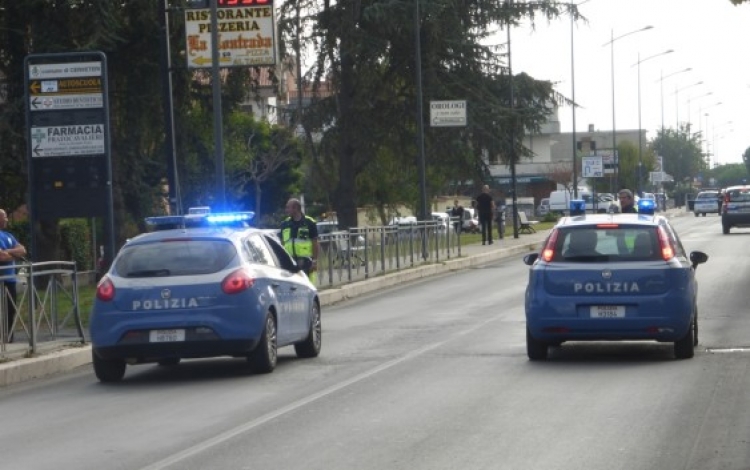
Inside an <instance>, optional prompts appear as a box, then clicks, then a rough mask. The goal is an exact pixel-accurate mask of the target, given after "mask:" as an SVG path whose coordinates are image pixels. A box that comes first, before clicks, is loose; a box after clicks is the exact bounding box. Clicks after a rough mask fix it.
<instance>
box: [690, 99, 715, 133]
mask: <svg viewBox="0 0 750 470" xmlns="http://www.w3.org/2000/svg"><path fill="white" fill-rule="evenodd" d="M713 94H714V92H713V91H709V92H708V93H704V94H702V95H698V96H691V97H690V98H688V100H687V105H688V118H687V123H688V133H690V124H691V123H692V119H693V116H692V114H691V113H690V103H692V102H693V101H695V100H697V99H700V98H705V97H706V96H711V95H713ZM698 124H699V125H700V122H699V123H698Z"/></svg>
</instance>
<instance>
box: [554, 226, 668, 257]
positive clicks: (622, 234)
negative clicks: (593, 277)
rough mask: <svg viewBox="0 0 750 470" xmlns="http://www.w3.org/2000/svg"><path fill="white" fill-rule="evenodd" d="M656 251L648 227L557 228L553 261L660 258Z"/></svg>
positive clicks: (655, 237)
mask: <svg viewBox="0 0 750 470" xmlns="http://www.w3.org/2000/svg"><path fill="white" fill-rule="evenodd" d="M660 251H661V250H660V249H659V238H658V232H657V229H656V228H655V227H652V226H639V225H636V226H617V227H615V228H611V227H609V228H599V227H596V226H587V227H570V228H560V229H558V235H557V242H556V245H555V247H554V253H555V254H554V257H553V261H574V262H601V261H645V260H660V259H661V254H660Z"/></svg>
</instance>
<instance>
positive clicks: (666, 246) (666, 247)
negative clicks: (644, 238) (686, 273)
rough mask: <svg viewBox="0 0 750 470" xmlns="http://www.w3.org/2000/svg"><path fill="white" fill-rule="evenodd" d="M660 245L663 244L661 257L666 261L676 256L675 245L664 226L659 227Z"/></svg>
mask: <svg viewBox="0 0 750 470" xmlns="http://www.w3.org/2000/svg"><path fill="white" fill-rule="evenodd" d="M659 245H660V246H661V257H662V258H663V259H664V261H669V260H671V259H672V258H674V247H673V246H672V241H671V240H670V239H669V236H667V232H665V231H664V229H663V228H661V227H659Z"/></svg>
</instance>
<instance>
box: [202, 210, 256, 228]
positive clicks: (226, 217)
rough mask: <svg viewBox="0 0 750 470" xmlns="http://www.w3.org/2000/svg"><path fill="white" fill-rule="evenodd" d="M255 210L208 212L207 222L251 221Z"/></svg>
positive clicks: (222, 223)
mask: <svg viewBox="0 0 750 470" xmlns="http://www.w3.org/2000/svg"><path fill="white" fill-rule="evenodd" d="M253 217H255V212H226V213H221V214H206V217H205V218H206V222H208V223H210V224H214V225H226V224H230V225H231V224H234V223H235V222H250V221H251V220H253Z"/></svg>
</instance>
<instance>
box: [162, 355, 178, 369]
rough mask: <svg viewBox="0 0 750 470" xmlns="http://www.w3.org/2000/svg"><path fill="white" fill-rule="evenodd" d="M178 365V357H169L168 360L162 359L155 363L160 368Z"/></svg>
mask: <svg viewBox="0 0 750 470" xmlns="http://www.w3.org/2000/svg"><path fill="white" fill-rule="evenodd" d="M179 363H180V358H179V357H170V358H169V359H162V360H161V361H159V362H157V364H159V365H160V366H162V367H174V366H176V365H177V364H179Z"/></svg>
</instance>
